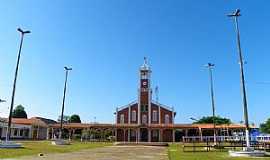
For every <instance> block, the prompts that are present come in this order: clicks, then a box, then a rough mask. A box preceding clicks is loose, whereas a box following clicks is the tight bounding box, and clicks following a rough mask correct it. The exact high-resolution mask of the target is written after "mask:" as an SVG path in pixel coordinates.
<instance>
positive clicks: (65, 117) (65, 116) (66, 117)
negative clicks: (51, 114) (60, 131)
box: [57, 115, 70, 123]
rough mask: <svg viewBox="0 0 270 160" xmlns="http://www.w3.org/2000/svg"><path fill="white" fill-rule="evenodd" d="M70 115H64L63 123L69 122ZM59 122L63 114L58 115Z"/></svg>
mask: <svg viewBox="0 0 270 160" xmlns="http://www.w3.org/2000/svg"><path fill="white" fill-rule="evenodd" d="M69 120H70V116H67V115H63V123H69ZM57 121H58V122H61V116H59V117H58V119H57Z"/></svg>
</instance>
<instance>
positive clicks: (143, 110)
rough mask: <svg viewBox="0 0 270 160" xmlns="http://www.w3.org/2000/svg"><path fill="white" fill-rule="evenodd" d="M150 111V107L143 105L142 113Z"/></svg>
mask: <svg viewBox="0 0 270 160" xmlns="http://www.w3.org/2000/svg"><path fill="white" fill-rule="evenodd" d="M147 111H148V105H147V104H146V105H141V112H147Z"/></svg>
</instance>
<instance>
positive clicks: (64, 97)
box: [59, 67, 72, 139]
mask: <svg viewBox="0 0 270 160" xmlns="http://www.w3.org/2000/svg"><path fill="white" fill-rule="evenodd" d="M64 69H65V71H66V78H65V85H64V95H63V101H62V111H61V123H60V134H59V138H60V139H61V138H62V132H63V116H64V109H65V100H66V90H67V78H68V72H69V71H71V70H72V68H68V67H64Z"/></svg>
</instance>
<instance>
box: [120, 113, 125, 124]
mask: <svg viewBox="0 0 270 160" xmlns="http://www.w3.org/2000/svg"><path fill="white" fill-rule="evenodd" d="M120 123H122V124H123V123H125V115H124V114H121V115H120Z"/></svg>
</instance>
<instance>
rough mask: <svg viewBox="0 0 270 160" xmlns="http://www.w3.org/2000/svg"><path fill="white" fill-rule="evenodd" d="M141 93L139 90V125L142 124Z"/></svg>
mask: <svg viewBox="0 0 270 160" xmlns="http://www.w3.org/2000/svg"><path fill="white" fill-rule="evenodd" d="M140 97H141V92H140V89H138V119H137V120H138V125H140V124H141V98H140Z"/></svg>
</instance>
